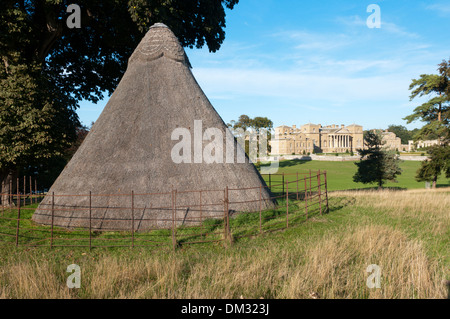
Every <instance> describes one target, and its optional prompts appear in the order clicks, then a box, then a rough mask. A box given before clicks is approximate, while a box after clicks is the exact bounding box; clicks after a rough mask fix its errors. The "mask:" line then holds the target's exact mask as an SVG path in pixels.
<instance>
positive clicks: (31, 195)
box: [30, 175, 33, 205]
mask: <svg viewBox="0 0 450 319" xmlns="http://www.w3.org/2000/svg"><path fill="white" fill-rule="evenodd" d="M32 204H33V181H32V179H31V175H30V205H32Z"/></svg>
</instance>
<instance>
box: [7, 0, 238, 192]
mask: <svg viewBox="0 0 450 319" xmlns="http://www.w3.org/2000/svg"><path fill="white" fill-rule="evenodd" d="M71 3H72V2H71V1H65V0H59V1H56V0H34V1H12V0H5V1H3V2H2V6H1V7H0V57H1V62H2V67H0V179H1V181H2V182H3V184H4V185H5V187H6V189H4V190H3V191H6V192H8V191H9V189H8V188H9V180H13V181H14V180H15V178H14V176H15V175H17V170H18V169H19V168H20V167H24V166H27V165H36V164H42V161H46V160H49V159H50V158H52V157H58V156H61V155H62V154H63V152H64V150H65V149H67V147H69V146H70V145H72V143H73V142H74V141H75V139H76V127H78V126H79V125H80V123H79V121H78V116H77V114H76V108H77V107H78V103H79V102H80V101H81V100H88V101H92V102H94V103H95V102H97V101H99V100H100V99H102V98H103V93H104V92H106V93H108V94H111V93H112V92H113V91H114V89H115V88H116V86H117V84H118V82H119V80H120V79H121V77H122V75H123V74H124V72H125V69H126V66H127V60H128V58H129V57H130V55H131V53H132V52H133V50H134V49H135V47H136V46H137V44H138V43H139V41H140V40H141V39H142V37H143V36H144V34H145V32H146V31H147V30H148V29H149V27H150V26H151V25H152V24H153V23H156V22H162V23H165V24H166V25H167V26H169V27H170V28H171V29H172V31H173V32H174V33H175V35H176V36H177V37H178V38H179V40H180V43H181V44H182V45H183V46H185V47H191V48H192V47H197V48H200V47H203V46H204V45H205V44H206V45H207V46H208V48H209V50H210V51H211V52H215V51H217V50H218V49H219V48H220V46H221V44H222V43H223V40H224V39H225V31H224V29H225V9H227V8H228V9H233V7H234V6H235V5H236V4H237V3H238V0H210V1H202V0H170V1H159V0H129V1H116V0H103V1H88V0H80V1H77V5H79V7H80V9H81V10H80V13H81V15H80V18H81V28H73V29H71V28H69V27H68V26H67V24H66V20H67V18H68V17H69V15H70V12H69V13H67V8H68V5H69V4H71ZM6 200H7V199H6Z"/></svg>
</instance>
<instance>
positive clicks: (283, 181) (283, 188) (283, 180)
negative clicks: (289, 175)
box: [281, 172, 284, 195]
mask: <svg viewBox="0 0 450 319" xmlns="http://www.w3.org/2000/svg"><path fill="white" fill-rule="evenodd" d="M281 184H283V193H282V194H283V195H284V172H283V181H282V182H281Z"/></svg>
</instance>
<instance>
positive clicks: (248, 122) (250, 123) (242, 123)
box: [228, 114, 273, 154]
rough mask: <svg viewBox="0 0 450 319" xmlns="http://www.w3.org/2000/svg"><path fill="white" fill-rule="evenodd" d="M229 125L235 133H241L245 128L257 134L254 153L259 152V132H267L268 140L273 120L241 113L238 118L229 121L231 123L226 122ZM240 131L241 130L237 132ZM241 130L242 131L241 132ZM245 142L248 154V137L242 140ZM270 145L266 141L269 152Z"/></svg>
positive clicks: (245, 130)
mask: <svg viewBox="0 0 450 319" xmlns="http://www.w3.org/2000/svg"><path fill="white" fill-rule="evenodd" d="M228 126H229V127H231V128H232V129H233V130H235V133H236V134H241V133H244V134H245V132H247V130H249V129H251V130H252V131H253V132H255V133H256V134H257V135H256V137H257V139H258V142H257V143H256V150H254V152H256V154H259V137H260V133H261V134H264V133H266V134H267V141H269V140H270V138H271V136H272V134H271V130H272V129H273V122H272V121H271V120H269V119H268V118H267V117H260V116H257V117H255V118H253V119H252V118H250V117H249V116H248V115H245V114H242V115H241V116H239V119H238V120H237V122H236V121H231V123H229V124H228ZM239 131H241V132H239ZM242 131H243V132H242ZM244 142H245V152H246V153H247V154H250V143H249V140H248V139H245V140H244ZM270 151H271V146H270V143H267V152H268V153H270Z"/></svg>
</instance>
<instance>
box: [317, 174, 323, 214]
mask: <svg viewBox="0 0 450 319" xmlns="http://www.w3.org/2000/svg"><path fill="white" fill-rule="evenodd" d="M317 187H318V192H319V211H320V215H322V194H321V193H322V192H321V189H320V169H319V173H318V174H317Z"/></svg>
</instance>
